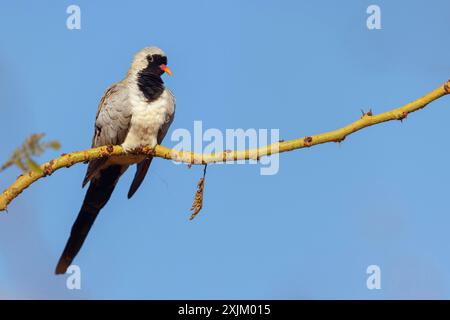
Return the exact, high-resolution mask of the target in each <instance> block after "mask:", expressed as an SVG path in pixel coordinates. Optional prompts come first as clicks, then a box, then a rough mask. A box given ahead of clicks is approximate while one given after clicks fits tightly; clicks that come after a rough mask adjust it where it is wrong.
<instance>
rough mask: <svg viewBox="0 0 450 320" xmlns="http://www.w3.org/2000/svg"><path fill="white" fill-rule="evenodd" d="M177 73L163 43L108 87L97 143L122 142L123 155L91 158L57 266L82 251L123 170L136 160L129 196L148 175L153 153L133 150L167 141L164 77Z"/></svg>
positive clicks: (170, 105) (171, 112) (171, 109)
mask: <svg viewBox="0 0 450 320" xmlns="http://www.w3.org/2000/svg"><path fill="white" fill-rule="evenodd" d="M164 73H166V74H168V75H171V74H172V72H171V70H170V69H169V67H168V66H167V56H166V54H165V53H164V51H162V50H161V49H160V48H158V47H146V48H143V49H142V50H140V51H139V52H138V53H137V54H136V55H135V56H134V59H133V61H132V63H131V66H130V68H129V70H128V72H127V74H126V76H125V78H124V79H123V80H122V81H120V82H117V83H115V84H113V85H111V86H110V87H108V88H107V90H106V91H105V93H104V95H103V96H102V98H101V100H100V103H99V106H98V111H97V114H96V118H95V126H94V137H93V139H92V147H93V148H94V147H100V146H106V145H121V146H122V148H123V150H124V151H125V153H126V156H123V157H109V158H100V159H95V160H91V161H90V162H89V164H88V168H87V172H86V176H85V178H84V180H83V183H82V187H83V188H84V187H85V186H86V184H88V183H89V187H88V189H87V191H86V195H85V197H84V201H83V204H82V205H81V209H80V211H79V213H78V216H77V218H76V220H75V222H74V224H73V226H72V229H71V232H70V236H69V239H68V240H67V243H66V246H65V248H64V250H63V252H62V255H61V257H60V259H59V261H58V264H57V266H56V269H55V273H56V274H65V273H66V272H67V269H68V267H69V266H70V265H71V264H72V261H73V260H74V258H75V257H76V255H77V254H78V252H79V251H80V249H81V247H82V245H83V243H84V241H85V239H86V237H87V235H88V233H89V231H90V229H91V227H92V225H93V224H94V221H95V219H96V218H97V216H98V214H99V212H100V210H101V209H102V208H103V207H104V206H105V204H106V203H107V202H108V200H109V199H110V197H111V194H112V193H113V191H114V188H115V186H116V184H117V182H118V181H119V178H120V177H121V176H122V174H123V173H124V172H125V171H126V170H127V169H128V168H129V167H130V166H131V165H134V164H136V173H135V175H134V179H133V181H132V183H131V186H130V189H129V191H128V199H129V198H131V197H132V196H133V195H134V193H135V192H136V191H137V189H138V188H139V186H140V185H141V183H142V181H143V180H144V178H145V175H146V174H147V171H148V169H149V167H150V164H151V162H152V157H146V156H142V155H138V154H137V153H136V152H133V151H135V150H137V149H139V148H141V147H144V146H148V147H150V148H154V147H155V146H156V145H157V144H161V142H162V141H163V139H164V137H165V135H166V134H167V131H168V129H169V127H170V125H171V124H172V122H173V119H174V116H175V104H176V103H175V96H174V95H173V94H172V92H171V91H170V90H169V89H168V88H166V86H165V85H164V82H163V80H162V78H161V77H162V75H163V74H164Z"/></svg>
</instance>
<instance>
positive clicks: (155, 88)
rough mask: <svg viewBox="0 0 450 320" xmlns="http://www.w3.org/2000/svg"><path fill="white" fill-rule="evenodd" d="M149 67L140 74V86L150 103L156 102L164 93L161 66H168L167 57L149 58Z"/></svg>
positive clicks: (153, 56) (154, 56)
mask: <svg viewBox="0 0 450 320" xmlns="http://www.w3.org/2000/svg"><path fill="white" fill-rule="evenodd" d="M147 61H148V65H147V67H146V68H145V69H143V70H141V71H140V72H139V73H138V78H137V80H138V86H139V89H140V90H141V91H142V93H143V94H144V96H145V98H146V99H147V100H148V101H149V102H152V101H155V100H156V99H158V98H159V97H160V96H161V94H162V93H163V92H164V82H163V81H162V79H161V75H162V74H163V73H164V71H163V70H161V68H160V66H161V65H162V64H167V57H164V56H161V55H159V54H154V55H149V56H147Z"/></svg>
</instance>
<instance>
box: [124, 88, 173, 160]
mask: <svg viewBox="0 0 450 320" xmlns="http://www.w3.org/2000/svg"><path fill="white" fill-rule="evenodd" d="M129 98H130V105H131V106H132V116H131V123H130V129H129V131H128V134H127V137H126V138H125V141H124V143H123V144H122V147H123V148H124V149H125V151H131V150H133V149H136V148H138V147H142V146H150V147H152V148H153V147H154V146H156V144H157V143H158V141H157V137H158V132H159V130H160V128H161V126H162V125H163V124H164V123H165V122H166V121H167V119H169V118H170V116H171V115H172V114H173V112H174V103H173V99H172V96H171V94H170V93H169V92H168V90H167V89H166V90H164V92H163V93H162V94H161V96H160V97H159V98H158V99H157V100H155V101H153V102H151V103H148V102H147V101H145V99H143V97H142V95H141V94H139V93H137V92H136V94H134V92H130V96H129Z"/></svg>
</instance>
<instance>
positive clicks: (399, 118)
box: [397, 111, 408, 122]
mask: <svg viewBox="0 0 450 320" xmlns="http://www.w3.org/2000/svg"><path fill="white" fill-rule="evenodd" d="M407 117H408V112H406V111H403V112H402V113H401V114H400V115H399V116H398V117H397V119H398V120H400V122H403V120H404V119H406V118H407Z"/></svg>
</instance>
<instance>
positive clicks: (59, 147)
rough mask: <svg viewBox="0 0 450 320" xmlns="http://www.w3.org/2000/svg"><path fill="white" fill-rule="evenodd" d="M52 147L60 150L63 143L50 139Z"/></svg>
mask: <svg viewBox="0 0 450 320" xmlns="http://www.w3.org/2000/svg"><path fill="white" fill-rule="evenodd" d="M49 145H50V148H52V149H54V150H59V149H61V143H59V142H58V141H56V140H55V141H50V142H49Z"/></svg>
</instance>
